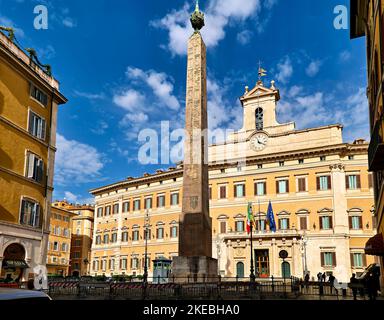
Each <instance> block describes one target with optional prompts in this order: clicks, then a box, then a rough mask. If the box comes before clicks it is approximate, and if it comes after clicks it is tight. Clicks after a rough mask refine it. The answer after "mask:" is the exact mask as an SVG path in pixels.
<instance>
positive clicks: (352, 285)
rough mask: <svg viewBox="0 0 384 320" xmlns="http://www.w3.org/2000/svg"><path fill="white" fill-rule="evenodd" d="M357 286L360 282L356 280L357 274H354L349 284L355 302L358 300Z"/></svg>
mask: <svg viewBox="0 0 384 320" xmlns="http://www.w3.org/2000/svg"><path fill="white" fill-rule="evenodd" d="M357 284H358V280H357V279H356V274H355V273H352V277H351V279H350V282H349V287H350V288H351V289H352V294H353V300H357Z"/></svg>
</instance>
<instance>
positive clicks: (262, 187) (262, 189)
mask: <svg viewBox="0 0 384 320" xmlns="http://www.w3.org/2000/svg"><path fill="white" fill-rule="evenodd" d="M266 194H267V183H266V182H265V181H262V182H255V196H265V195H266Z"/></svg>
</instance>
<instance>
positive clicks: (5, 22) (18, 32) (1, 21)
mask: <svg viewBox="0 0 384 320" xmlns="http://www.w3.org/2000/svg"><path fill="white" fill-rule="evenodd" d="M0 25H2V26H4V27H10V28H13V29H14V31H15V36H16V38H24V36H25V34H24V31H23V30H22V29H20V28H18V27H17V25H16V24H15V23H14V22H13V21H12V20H11V19H9V18H7V17H5V16H1V15H0Z"/></svg>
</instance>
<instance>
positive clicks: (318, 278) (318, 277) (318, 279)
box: [317, 272, 321, 282]
mask: <svg viewBox="0 0 384 320" xmlns="http://www.w3.org/2000/svg"><path fill="white" fill-rule="evenodd" d="M320 281H321V272H319V273H318V274H317V282H320Z"/></svg>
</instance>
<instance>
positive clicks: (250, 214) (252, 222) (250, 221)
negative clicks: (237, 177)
mask: <svg viewBox="0 0 384 320" xmlns="http://www.w3.org/2000/svg"><path fill="white" fill-rule="evenodd" d="M251 226H252V227H253V228H254V227H255V226H256V223H255V217H254V216H253V212H252V203H251V202H249V203H248V215H247V233H248V234H250V233H251Z"/></svg>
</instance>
